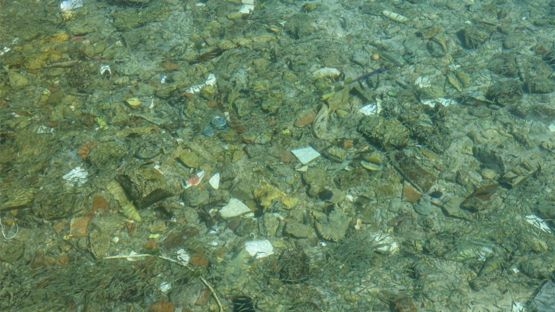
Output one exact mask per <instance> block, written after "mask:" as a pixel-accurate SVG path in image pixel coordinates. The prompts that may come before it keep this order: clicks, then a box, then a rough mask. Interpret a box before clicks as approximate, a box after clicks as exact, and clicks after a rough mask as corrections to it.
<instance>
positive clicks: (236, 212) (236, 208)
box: [220, 198, 251, 219]
mask: <svg viewBox="0 0 555 312" xmlns="http://www.w3.org/2000/svg"><path fill="white" fill-rule="evenodd" d="M249 212H251V210H250V208H249V207H247V205H245V204H244V203H243V202H242V201H240V200H238V199H237V198H230V199H229V203H227V205H225V206H223V207H222V209H220V216H221V217H222V218H224V219H229V218H233V217H237V216H240V215H243V214H245V213H249Z"/></svg>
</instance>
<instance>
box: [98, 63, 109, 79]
mask: <svg viewBox="0 0 555 312" xmlns="http://www.w3.org/2000/svg"><path fill="white" fill-rule="evenodd" d="M99 72H100V76H104V75H105V74H106V75H108V76H111V75H112V69H111V68H110V65H108V64H100V70H99Z"/></svg>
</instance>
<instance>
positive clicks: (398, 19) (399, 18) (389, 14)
mask: <svg viewBox="0 0 555 312" xmlns="http://www.w3.org/2000/svg"><path fill="white" fill-rule="evenodd" d="M382 14H383V15H384V16H385V17H387V18H389V19H390V20H393V21H396V22H399V23H405V22H407V21H408V20H409V19H408V18H407V17H406V16H403V15H401V14H398V13H395V12H391V11H388V10H383V11H382Z"/></svg>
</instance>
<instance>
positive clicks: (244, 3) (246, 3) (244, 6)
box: [239, 0, 254, 14]
mask: <svg viewBox="0 0 555 312" xmlns="http://www.w3.org/2000/svg"><path fill="white" fill-rule="evenodd" d="M252 11H254V0H241V8H239V13H241V14H250V13H252Z"/></svg>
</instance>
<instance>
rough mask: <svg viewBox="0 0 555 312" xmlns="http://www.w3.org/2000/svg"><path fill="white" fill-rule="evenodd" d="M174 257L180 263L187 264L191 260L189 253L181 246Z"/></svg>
mask: <svg viewBox="0 0 555 312" xmlns="http://www.w3.org/2000/svg"><path fill="white" fill-rule="evenodd" d="M176 254H177V255H176V258H177V261H179V262H180V263H181V264H185V265H186V264H189V261H190V260H191V256H190V255H189V253H188V252H187V251H186V250H185V249H183V248H181V249H179V250H178V251H177V252H176Z"/></svg>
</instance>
